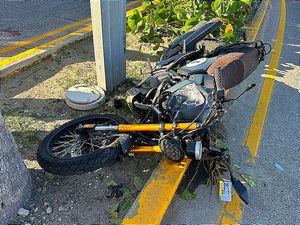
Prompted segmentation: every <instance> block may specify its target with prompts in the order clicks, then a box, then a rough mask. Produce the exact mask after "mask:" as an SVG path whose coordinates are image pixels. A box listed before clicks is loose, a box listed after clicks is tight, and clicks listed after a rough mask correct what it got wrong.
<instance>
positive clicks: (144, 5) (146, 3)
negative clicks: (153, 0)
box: [142, 1, 150, 10]
mask: <svg viewBox="0 0 300 225" xmlns="http://www.w3.org/2000/svg"><path fill="white" fill-rule="evenodd" d="M149 5H150V2H148V1H143V3H142V8H143V9H144V10H146V9H147V7H148V6H149Z"/></svg>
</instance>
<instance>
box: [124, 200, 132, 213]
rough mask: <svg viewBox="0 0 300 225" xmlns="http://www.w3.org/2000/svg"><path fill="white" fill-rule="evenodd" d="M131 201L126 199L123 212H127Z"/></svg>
mask: <svg viewBox="0 0 300 225" xmlns="http://www.w3.org/2000/svg"><path fill="white" fill-rule="evenodd" d="M132 203H133V201H132V200H126V201H125V202H124V205H123V210H124V211H125V212H127V211H128V210H129V208H130V207H131V205H132Z"/></svg>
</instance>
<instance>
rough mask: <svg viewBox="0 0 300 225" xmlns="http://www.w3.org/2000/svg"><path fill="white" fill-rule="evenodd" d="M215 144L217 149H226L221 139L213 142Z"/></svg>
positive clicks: (226, 146)
mask: <svg viewBox="0 0 300 225" xmlns="http://www.w3.org/2000/svg"><path fill="white" fill-rule="evenodd" d="M215 144H216V146H217V147H218V148H224V149H228V145H227V144H226V143H225V142H224V141H223V140H221V139H217V140H216V141H215Z"/></svg>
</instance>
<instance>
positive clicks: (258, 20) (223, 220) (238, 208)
mask: <svg viewBox="0 0 300 225" xmlns="http://www.w3.org/2000/svg"><path fill="white" fill-rule="evenodd" d="M282 1H285V0H282ZM269 3H270V0H265V1H263V2H262V3H261V4H263V5H262V6H261V7H260V9H259V11H258V12H257V16H256V17H255V18H254V19H253V21H252V23H251V25H250V30H248V32H247V37H248V40H249V41H254V40H255V39H256V37H257V34H258V32H259V29H260V27H261V25H262V23H263V20H264V17H265V14H266V11H267V8H268V5H269ZM284 3H285V2H284ZM282 7H283V5H282ZM282 7H281V15H283V14H285V7H284V10H283V8H282ZM282 10H283V11H284V12H283V11H282ZM279 26H281V25H280V24H279ZM278 32H279V31H278ZM278 35H279V34H277V36H278ZM278 38H279V37H278ZM281 42H282V41H281ZM279 55H280V54H279ZM278 57H279V56H278ZM272 80H273V79H272ZM273 81H274V80H273ZM263 86H264V85H263ZM250 129H251V126H250ZM251 132H254V130H252V129H251ZM232 195H233V198H232V201H231V202H227V203H223V205H222V207H221V210H220V213H219V219H218V223H220V224H239V223H240V221H241V219H242V215H243V207H244V206H243V202H242V200H241V199H240V198H239V197H238V196H237V194H236V192H235V191H234V192H233V194H232Z"/></svg>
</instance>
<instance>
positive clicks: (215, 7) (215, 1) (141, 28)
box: [127, 0, 252, 50]
mask: <svg viewBox="0 0 300 225" xmlns="http://www.w3.org/2000/svg"><path fill="white" fill-rule="evenodd" d="M251 3H252V0H160V1H159V2H158V1H151V0H143V3H142V7H143V12H140V11H138V10H134V12H133V14H132V15H130V16H129V17H128V18H127V31H128V32H132V33H133V34H137V35H139V37H140V39H141V41H142V42H145V43H151V44H154V50H157V49H158V48H159V47H160V45H161V43H163V42H164V40H166V41H168V42H169V41H170V40H172V39H174V38H175V37H177V36H179V35H181V34H182V33H184V32H186V31H188V30H189V29H191V28H192V27H193V26H195V25H196V24H198V23H199V21H203V20H205V21H209V20H211V19H213V18H219V19H220V20H222V21H223V22H224V25H222V26H221V28H220V30H219V31H217V32H216V35H217V36H220V37H221V38H222V39H223V40H224V41H225V42H227V43H229V42H235V41H237V40H239V39H240V37H241V28H242V27H243V26H244V25H245V22H246V19H247V16H248V14H249V12H250V11H251V10H250V9H251Z"/></svg>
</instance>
